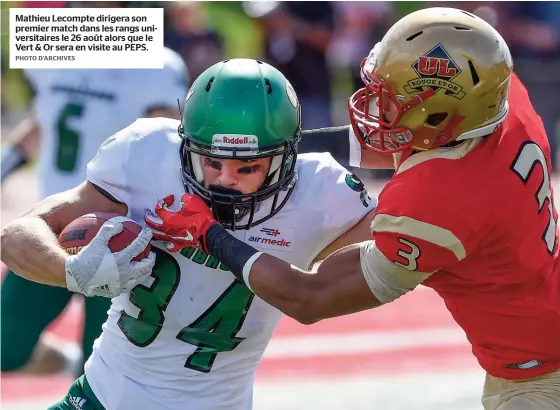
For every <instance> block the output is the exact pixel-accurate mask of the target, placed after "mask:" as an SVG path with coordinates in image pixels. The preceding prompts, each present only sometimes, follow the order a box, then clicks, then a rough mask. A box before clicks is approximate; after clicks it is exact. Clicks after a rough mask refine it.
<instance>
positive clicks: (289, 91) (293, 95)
mask: <svg viewBox="0 0 560 410" xmlns="http://www.w3.org/2000/svg"><path fill="white" fill-rule="evenodd" d="M286 94H288V100H290V103H291V104H292V105H293V106H294V108H297V107H298V105H299V103H298V98H297V95H296V92H295V90H294V87H292V84H290V82H289V81H288V80H286Z"/></svg>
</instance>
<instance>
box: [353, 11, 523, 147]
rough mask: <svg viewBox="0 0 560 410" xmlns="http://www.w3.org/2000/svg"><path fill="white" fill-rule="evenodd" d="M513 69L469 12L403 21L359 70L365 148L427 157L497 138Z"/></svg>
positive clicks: (360, 132) (493, 35)
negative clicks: (461, 142)
mask: <svg viewBox="0 0 560 410" xmlns="http://www.w3.org/2000/svg"><path fill="white" fill-rule="evenodd" d="M512 70H513V63H512V59H511V54H510V52H509V49H508V46H507V44H506V43H505V41H504V39H503V38H502V36H501V35H500V34H499V33H498V32H497V31H496V30H495V29H494V28H493V27H492V26H490V24H488V23H486V22H485V21H484V20H482V19H481V18H479V17H477V16H475V15H473V14H471V13H468V12H466V11H462V10H458V9H452V8H443V7H435V8H428V9H424V10H420V11H416V12H414V13H411V14H409V15H407V16H405V17H404V18H402V19H401V20H399V21H398V22H397V23H396V24H395V25H394V26H393V27H391V29H390V30H389V31H388V32H387V34H386V35H385V36H384V37H383V40H381V42H380V43H377V45H376V46H375V47H374V48H373V50H372V51H371V52H370V54H369V56H368V57H367V58H365V59H364V61H363V62H362V66H361V74H362V80H363V81H364V84H365V87H364V88H362V89H360V90H358V91H357V92H356V93H354V94H353V95H352V96H351V97H350V98H349V100H348V108H349V111H350V120H351V122H352V126H353V127H354V131H355V134H356V136H357V137H358V140H360V144H361V145H362V147H364V148H368V149H371V150H374V151H377V152H383V153H392V152H397V151H403V150H405V149H408V148H412V149H413V150H420V151H421V150H428V149H431V148H436V147H439V146H443V145H446V144H448V143H449V142H451V141H454V140H463V139H467V138H475V137H480V136H483V135H487V134H490V133H492V131H494V130H495V129H496V127H497V126H498V125H499V124H500V123H501V122H502V121H503V120H504V119H505V116H506V114H507V112H508V104H507V100H506V98H507V95H508V92H509V82H510V75H511V72H512Z"/></svg>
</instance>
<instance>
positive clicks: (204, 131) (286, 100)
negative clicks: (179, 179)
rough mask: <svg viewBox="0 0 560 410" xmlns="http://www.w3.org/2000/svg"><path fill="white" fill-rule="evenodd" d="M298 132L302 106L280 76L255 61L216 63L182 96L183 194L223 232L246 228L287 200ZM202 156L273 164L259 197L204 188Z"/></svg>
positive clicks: (270, 67)
mask: <svg viewBox="0 0 560 410" xmlns="http://www.w3.org/2000/svg"><path fill="white" fill-rule="evenodd" d="M300 134H301V109H300V105H299V102H298V99H297V96H296V93H295V92H294V89H293V88H292V86H291V85H290V83H289V82H288V80H287V79H286V78H285V77H284V75H283V74H282V73H281V72H280V71H278V70H277V69H275V68H274V67H272V66H270V65H268V64H266V63H264V62H262V61H258V60H250V59H232V60H225V61H222V62H220V63H217V64H215V65H213V66H212V67H210V68H208V69H207V70H206V71H204V72H203V73H202V74H201V75H200V76H199V77H198V78H197V79H196V81H195V82H194V84H193V85H192V87H191V88H190V90H189V92H188V94H187V96H186V98H185V104H184V111H183V115H182V121H181V125H180V127H179V135H180V136H181V138H182V144H181V162H182V173H183V183H184V185H185V188H186V189H187V191H188V192H191V193H193V194H196V195H198V196H200V197H201V198H202V199H204V200H205V201H206V203H207V204H208V205H209V206H210V207H211V208H212V210H213V211H214V215H215V217H216V219H217V220H219V221H220V223H221V224H222V225H223V226H224V227H225V228H226V229H231V230H236V229H250V228H251V227H252V226H255V225H258V224H260V223H262V222H264V221H266V220H267V219H269V218H271V217H272V216H274V215H275V214H276V213H278V211H280V209H281V208H282V207H283V206H284V205H285V204H286V202H287V201H288V198H289V197H290V194H291V193H292V191H293V189H294V185H295V182H296V179H297V173H296V158H297V146H298V142H299V139H300ZM201 155H202V156H206V157H212V158H222V159H224V158H225V159H241V160H251V159H257V158H267V157H270V158H272V159H271V165H270V170H269V172H268V176H267V177H266V179H265V181H264V183H263V184H262V185H261V186H260V187H259V189H258V190H257V191H256V192H254V193H250V194H243V193H241V192H239V191H234V190H231V189H229V188H223V187H217V186H212V185H211V186H210V187H208V188H206V187H205V186H204V181H203V174H202V167H201V165H200V156H201ZM269 199H271V202H270V206H269V204H267V207H268V206H269V208H270V209H265V207H264V205H263V204H262V203H263V202H264V201H267V200H269ZM265 211H266V212H265ZM256 214H258V216H256Z"/></svg>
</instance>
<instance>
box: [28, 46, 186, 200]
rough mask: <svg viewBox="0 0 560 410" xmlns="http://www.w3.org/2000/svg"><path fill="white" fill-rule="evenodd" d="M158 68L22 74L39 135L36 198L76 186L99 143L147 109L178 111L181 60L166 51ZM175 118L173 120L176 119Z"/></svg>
mask: <svg viewBox="0 0 560 410" xmlns="http://www.w3.org/2000/svg"><path fill="white" fill-rule="evenodd" d="M164 56H165V60H164V68H163V69H159V70H156V69H153V70H151V69H150V70H128V69H126V70H93V69H84V70H38V69H36V70H26V71H25V74H26V76H27V78H28V79H29V81H30V83H31V85H32V87H33V88H34V90H35V98H34V103H33V105H34V107H33V109H34V112H35V118H36V120H37V123H38V124H39V127H40V132H41V138H42V142H41V151H40V154H39V163H38V169H37V176H38V179H39V187H40V191H41V192H40V193H41V196H43V197H44V196H48V195H52V194H55V193H58V192H61V191H65V190H67V189H71V188H73V187H75V186H76V185H78V184H80V183H81V182H82V181H83V180H84V179H85V177H86V165H87V163H88V162H89V161H91V159H92V158H93V157H94V156H95V153H96V152H97V149H98V148H99V146H100V145H101V143H102V142H103V141H105V140H106V139H107V138H108V137H109V136H110V135H112V134H114V133H115V132H117V131H118V130H120V129H122V128H124V127H126V126H128V125H130V124H132V123H133V122H134V121H135V120H136V119H137V118H140V117H143V116H145V115H146V113H147V112H149V110H150V109H152V108H166V107H170V108H174V107H177V99H179V100H180V101H183V99H184V98H185V95H186V93H187V72H186V67H185V64H184V63H183V60H182V59H181V57H180V56H179V55H178V54H177V53H175V52H174V51H172V50H170V49H166V51H165V53H164ZM177 116H178V115H177Z"/></svg>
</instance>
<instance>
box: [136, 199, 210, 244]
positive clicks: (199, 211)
mask: <svg viewBox="0 0 560 410" xmlns="http://www.w3.org/2000/svg"><path fill="white" fill-rule="evenodd" d="M174 199H175V198H174V196H173V195H170V196H168V197H167V198H164V199H162V200H159V201H158V203H157V205H156V209H155V213H154V212H152V211H148V212H147V213H146V215H145V217H144V220H145V221H146V224H147V225H148V226H149V227H150V228H152V230H153V234H154V239H155V240H158V241H163V242H165V247H166V248H167V249H168V250H169V251H170V252H178V251H180V250H181V249H183V248H202V250H204V251H206V233H207V232H208V229H210V227H211V226H212V225H215V224H217V223H218V221H216V220H215V219H214V215H213V213H212V211H211V210H210V208H208V206H207V205H206V204H205V203H204V201H203V200H202V198H200V197H198V196H196V195H191V194H184V195H183V196H182V197H181V207H180V208H179V210H178V211H172V210H170V209H169V207H170V206H171V205H173V202H174Z"/></svg>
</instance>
